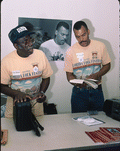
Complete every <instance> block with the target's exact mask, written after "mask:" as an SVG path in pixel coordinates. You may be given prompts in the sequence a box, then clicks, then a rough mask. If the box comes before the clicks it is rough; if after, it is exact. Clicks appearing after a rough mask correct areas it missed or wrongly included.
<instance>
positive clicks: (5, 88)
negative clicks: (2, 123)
mask: <svg viewBox="0 0 120 151" xmlns="http://www.w3.org/2000/svg"><path fill="white" fill-rule="evenodd" d="M31 34H33V33H32V32H29V31H28V29H27V28H26V27H25V26H23V25H19V26H17V27H15V28H14V29H12V30H11V31H10V33H9V34H8V36H9V38H10V40H11V42H12V43H13V45H14V47H15V48H16V50H14V51H12V52H11V53H9V54H8V55H6V56H5V57H4V58H3V59H2V62H1V93H3V94H6V95H7V96H8V97H7V103H6V112H5V117H13V104H14V103H15V102H16V101H17V102H18V103H19V102H24V101H26V100H27V98H29V99H30V102H31V104H32V105H33V104H34V107H33V108H32V111H33V113H34V114H35V116H39V115H42V114H43V103H42V102H44V101H45V99H46V95H45V94H44V93H45V92H46V90H47V89H48V86H49V83H50V76H51V75H52V74H53V71H52V69H51V66H50V64H49V62H48V60H47V58H46V56H45V54H44V53H43V52H42V51H40V50H38V49H33V39H31V37H30V35H31ZM36 101H37V102H39V103H37V104H35V103H36Z"/></svg>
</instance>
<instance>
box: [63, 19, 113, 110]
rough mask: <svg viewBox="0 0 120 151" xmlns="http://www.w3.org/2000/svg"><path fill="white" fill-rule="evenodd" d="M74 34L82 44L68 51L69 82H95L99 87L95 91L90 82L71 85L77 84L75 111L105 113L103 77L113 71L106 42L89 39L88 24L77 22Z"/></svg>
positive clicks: (76, 44) (74, 91) (74, 96)
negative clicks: (88, 83)
mask: <svg viewBox="0 0 120 151" xmlns="http://www.w3.org/2000/svg"><path fill="white" fill-rule="evenodd" d="M73 31H74V34H75V37H76V39H77V41H78V42H76V43H75V44H74V45H73V46H71V47H70V48H69V49H68V51H67V52H66V58H65V68H64V70H65V71H66V75H67V80H68V81H69V82H70V80H72V79H94V80H97V82H96V83H97V84H98V88H96V89H94V88H92V87H90V86H88V85H87V84H86V83H83V84H78V83H74V84H73V83H71V84H73V85H74V87H73V90H72V96H71V108H72V112H73V113H75V112H86V111H90V110H91V111H96V110H97V111H101V110H103V104H104V97H103V92H102V87H101V83H102V81H101V78H102V76H103V75H105V74H106V73H107V72H108V71H109V70H110V62H111V59H110V57H109V55H108V52H107V48H106V46H105V45H104V44H103V43H102V42H99V41H95V40H91V39H89V34H90V31H89V29H88V27H87V25H86V23H85V22H83V21H78V22H76V23H75V24H74V27H73Z"/></svg>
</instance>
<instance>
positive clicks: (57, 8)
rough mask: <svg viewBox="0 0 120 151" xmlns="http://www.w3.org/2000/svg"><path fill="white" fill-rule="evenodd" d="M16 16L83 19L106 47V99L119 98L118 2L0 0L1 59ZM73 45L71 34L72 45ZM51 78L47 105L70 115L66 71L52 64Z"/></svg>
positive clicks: (93, 35) (8, 49)
mask: <svg viewBox="0 0 120 151" xmlns="http://www.w3.org/2000/svg"><path fill="white" fill-rule="evenodd" d="M18 17H28V18H46V19H67V20H72V21H73V24H74V23H75V22H76V21H78V20H81V19H84V20H85V21H86V22H87V24H88V26H89V29H90V31H91V36H90V38H92V39H97V40H100V41H102V42H104V43H105V44H106V46H107V47H108V52H109V54H110V57H111V59H112V67H111V71H110V72H109V73H107V75H105V76H104V77H103V90H104V95H105V98H112V97H116V98H118V96H119V38H118V36H119V32H118V29H119V2H118V0H3V1H2V3H1V58H3V57H4V56H5V55H7V54H8V53H10V52H11V51H13V50H14V47H13V45H12V43H11V42H10V41H9V39H8V33H9V31H10V30H11V29H12V28H14V27H15V26H17V25H18ZM75 42H76V39H75V37H74V34H72V44H74V43H75ZM52 68H53V70H54V75H53V76H52V77H51V84H50V87H49V90H48V91H47V93H46V94H47V96H48V100H49V102H54V103H56V104H57V109H58V112H59V113H64V112H70V111H71V106H70V97H71V91H72V86H71V85H70V84H69V83H68V82H67V80H66V75H65V72H64V71H63V70H62V69H56V67H55V66H54V65H52Z"/></svg>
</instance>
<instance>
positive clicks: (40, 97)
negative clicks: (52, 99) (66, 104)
mask: <svg viewBox="0 0 120 151" xmlns="http://www.w3.org/2000/svg"><path fill="white" fill-rule="evenodd" d="M36 100H37V102H38V103H43V102H45V100H46V95H45V94H44V92H42V91H41V92H39V93H38V94H37V99H36Z"/></svg>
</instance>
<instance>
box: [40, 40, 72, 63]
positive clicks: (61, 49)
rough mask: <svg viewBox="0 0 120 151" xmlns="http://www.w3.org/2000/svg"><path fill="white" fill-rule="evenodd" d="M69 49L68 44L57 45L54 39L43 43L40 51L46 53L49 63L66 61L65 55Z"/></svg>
mask: <svg viewBox="0 0 120 151" xmlns="http://www.w3.org/2000/svg"><path fill="white" fill-rule="evenodd" d="M69 47H70V46H69V45H68V44H67V43H64V44H63V45H58V44H56V43H55V41H54V39H50V40H47V41H45V42H44V43H42V44H41V46H40V48H39V49H40V50H42V51H43V52H44V53H45V55H46V57H47V59H48V60H49V61H56V60H62V61H64V57H65V53H66V51H67V50H68V48H69Z"/></svg>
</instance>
